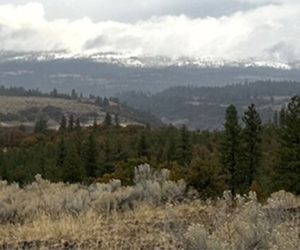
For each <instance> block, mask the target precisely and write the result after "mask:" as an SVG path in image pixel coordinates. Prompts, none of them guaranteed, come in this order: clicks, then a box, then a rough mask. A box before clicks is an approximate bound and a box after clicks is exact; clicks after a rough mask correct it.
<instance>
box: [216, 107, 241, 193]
mask: <svg viewBox="0 0 300 250" xmlns="http://www.w3.org/2000/svg"><path fill="white" fill-rule="evenodd" d="M240 136H241V126H240V124H239V121H238V114H237V110H236V108H235V106H234V105H230V106H229V107H228V108H227V109H226V116H225V130H224V134H223V138H222V142H221V149H220V152H221V163H222V165H223V166H224V168H225V169H226V170H227V171H228V173H229V188H230V191H231V193H232V194H233V195H235V193H236V191H237V190H238V187H239V184H240V181H241V176H240V175H241V174H243V173H242V171H241V165H240Z"/></svg>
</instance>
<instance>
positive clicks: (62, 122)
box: [59, 115, 67, 132]
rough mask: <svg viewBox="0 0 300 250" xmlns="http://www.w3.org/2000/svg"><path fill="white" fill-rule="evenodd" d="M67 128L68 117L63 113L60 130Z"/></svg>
mask: <svg viewBox="0 0 300 250" xmlns="http://www.w3.org/2000/svg"><path fill="white" fill-rule="evenodd" d="M66 129H67V118H66V117H65V116H64V115H63V116H62V118H61V121H60V125H59V131H61V132H64V131H66Z"/></svg>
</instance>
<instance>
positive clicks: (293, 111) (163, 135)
mask: <svg viewBox="0 0 300 250" xmlns="http://www.w3.org/2000/svg"><path fill="white" fill-rule="evenodd" d="M299 106H300V99H299V97H297V96H296V97H294V98H293V99H292V100H291V101H290V102H289V104H288V106H287V107H286V108H283V109H282V110H281V112H280V114H279V116H278V119H275V120H274V122H272V123H269V124H266V125H263V124H262V121H261V118H260V114H259V112H258V110H257V109H256V106H255V105H254V104H252V105H250V106H248V108H247V110H246V112H244V113H242V114H238V112H237V110H236V108H235V106H233V105H231V106H229V107H228V108H227V110H226V114H224V116H225V130H222V131H213V132H209V131H194V132H192V131H189V130H187V128H186V127H184V126H183V127H181V128H179V129H177V128H175V127H173V126H168V127H161V128H151V127H150V126H146V127H144V126H127V127H126V128H122V127H120V125H119V123H118V120H114V119H113V118H112V117H111V116H110V115H109V114H107V115H106V117H105V119H104V122H103V123H102V124H97V123H95V124H94V125H93V127H91V128H88V129H84V128H82V127H81V125H80V121H79V120H77V121H76V122H75V120H74V117H72V116H71V117H67V118H66V117H63V119H62V121H61V124H60V128H59V131H53V130H47V128H45V127H43V124H40V123H37V124H36V130H35V133H28V132H25V131H23V130H22V128H19V129H18V128H10V129H5V128H2V129H1V134H0V141H1V147H2V150H1V168H0V176H1V177H2V178H3V179H5V180H8V181H9V182H14V181H17V182H19V183H21V184H25V183H29V182H31V181H32V180H33V178H34V176H35V175H36V174H41V175H42V176H43V177H44V178H46V179H49V180H51V181H65V182H85V183H89V182H93V181H97V180H101V181H109V180H111V179H120V180H121V181H122V183H124V184H132V181H133V180H132V176H133V168H134V167H135V166H137V165H138V164H142V163H149V164H151V165H152V166H154V167H155V168H168V169H170V171H171V176H172V178H173V179H174V180H177V179H181V178H183V179H185V181H186V182H187V184H188V185H190V186H192V187H194V188H196V189H197V190H198V191H199V192H200V194H201V195H202V196H203V197H211V196H217V195H220V194H221V193H222V192H223V191H224V190H227V189H230V190H231V191H232V192H233V193H236V192H239V193H240V192H242V193H243V192H247V191H249V190H250V189H251V190H256V191H257V192H258V194H259V195H261V196H263V197H265V196H267V195H268V194H270V193H271V192H272V191H275V190H279V189H285V190H286V191H291V192H294V193H296V194H299V192H300V189H299V183H300V182H299V176H300V175H299V171H298V170H299V169H298V168H299V167H298V166H299V165H298V164H299V153H298V152H299V150H300V143H299V140H298V139H297V138H298V137H299V129H300V125H299V124H300V118H299ZM238 115H240V116H241V118H242V121H241V122H240V120H239V118H238Z"/></svg>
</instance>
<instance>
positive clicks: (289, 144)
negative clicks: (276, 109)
mask: <svg viewBox="0 0 300 250" xmlns="http://www.w3.org/2000/svg"><path fill="white" fill-rule="evenodd" d="M279 137H280V149H279V152H278V153H279V155H278V156H279V159H278V161H279V163H278V164H277V166H276V183H277V189H284V190H286V191H289V192H293V193H295V194H297V195H299V194H300V96H295V97H293V98H292V99H291V101H290V103H289V104H288V106H287V109H286V110H285V112H284V122H282V124H281V126H280V128H279Z"/></svg>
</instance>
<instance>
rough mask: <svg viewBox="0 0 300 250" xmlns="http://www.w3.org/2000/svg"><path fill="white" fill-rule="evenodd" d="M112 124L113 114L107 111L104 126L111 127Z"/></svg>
mask: <svg viewBox="0 0 300 250" xmlns="http://www.w3.org/2000/svg"><path fill="white" fill-rule="evenodd" d="M111 124H112V122H111V115H110V114H109V113H106V115H105V119H104V126H106V127H110V126H111Z"/></svg>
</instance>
